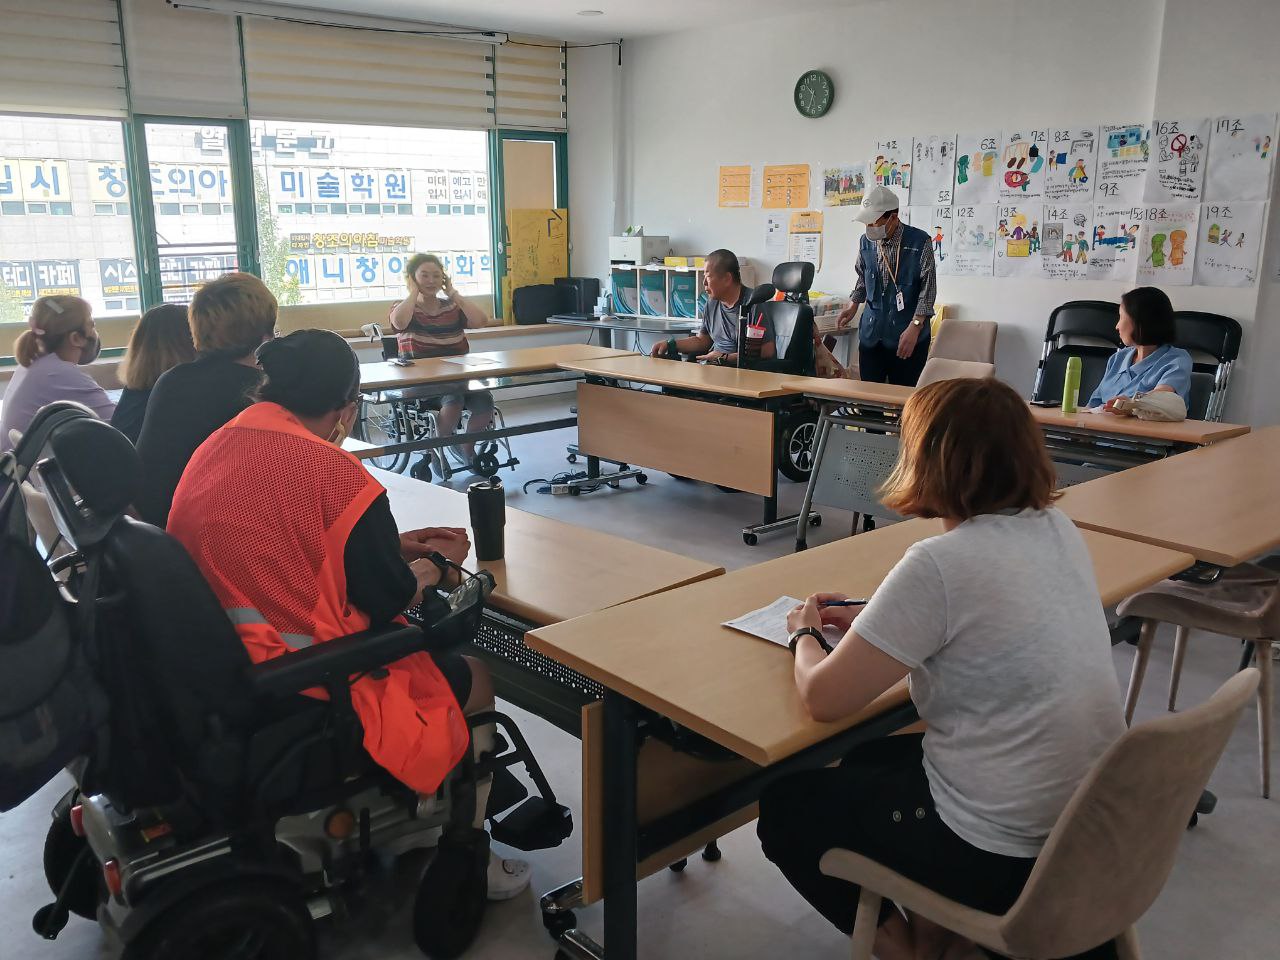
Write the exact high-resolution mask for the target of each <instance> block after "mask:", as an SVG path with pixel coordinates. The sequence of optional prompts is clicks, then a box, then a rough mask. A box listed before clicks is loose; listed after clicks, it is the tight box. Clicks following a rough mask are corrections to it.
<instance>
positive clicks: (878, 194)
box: [853, 187, 901, 223]
mask: <svg viewBox="0 0 1280 960" xmlns="http://www.w3.org/2000/svg"><path fill="white" fill-rule="evenodd" d="M900 206H901V202H900V201H899V200H898V195H897V194H896V193H894V192H893V191H892V190H890V189H889V188H888V187H874V188H872V189H871V190H869V191H867V195H866V196H864V197H863V198H862V206H860V207H859V208H858V212H857V213H855V214H854V215H853V219H855V220H857V221H858V222H859V223H875V222H876V221H877V220H879V219H880V218H881V217H883V216H884V215H885V214H886V213H888V212H889V211H890V210H897V209H898V207H900Z"/></svg>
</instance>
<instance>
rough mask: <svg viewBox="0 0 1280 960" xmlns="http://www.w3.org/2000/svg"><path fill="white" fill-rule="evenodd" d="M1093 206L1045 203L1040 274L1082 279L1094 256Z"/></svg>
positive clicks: (1063, 278)
mask: <svg viewBox="0 0 1280 960" xmlns="http://www.w3.org/2000/svg"><path fill="white" fill-rule="evenodd" d="M1093 212H1094V211H1093V204H1090V203H1046V204H1045V206H1044V220H1043V221H1042V226H1041V230H1040V275H1041V276H1042V277H1044V278H1045V279H1046V280H1084V279H1086V278H1087V277H1088V276H1089V258H1090V256H1091V255H1092V253H1093Z"/></svg>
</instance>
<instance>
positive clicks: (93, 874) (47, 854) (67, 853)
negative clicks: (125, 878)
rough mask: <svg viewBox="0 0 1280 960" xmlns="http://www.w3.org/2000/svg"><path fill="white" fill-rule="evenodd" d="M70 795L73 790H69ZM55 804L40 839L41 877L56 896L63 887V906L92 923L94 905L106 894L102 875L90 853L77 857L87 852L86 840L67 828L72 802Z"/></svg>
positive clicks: (69, 823)
mask: <svg viewBox="0 0 1280 960" xmlns="http://www.w3.org/2000/svg"><path fill="white" fill-rule="evenodd" d="M72 793H73V794H74V793H75V791H74V790H73V791H72ZM75 799H78V798H73V799H72V800H71V802H69V803H68V802H64V803H60V804H58V809H57V812H56V813H55V815H54V818H53V823H51V824H50V825H49V832H48V834H46V835H45V838H44V878H45V880H47V881H48V882H49V889H50V890H52V891H53V895H54V896H55V897H56V896H57V895H58V894H59V892H61V890H62V887H63V884H69V885H68V887H67V897H66V900H65V901H64V906H65V907H66V908H67V909H68V910H70V911H71V912H72V913H74V914H75V915H76V916H78V917H84V918H85V919H86V920H94V919H96V918H97V916H98V904H99V903H101V902H102V899H103V897H104V895H105V893H106V891H105V890H104V889H103V886H102V873H101V871H100V870H99V869H98V861H97V860H96V859H95V858H94V856H93V854H89V856H87V857H84V858H83V859H82V858H81V856H80V855H81V854H82V853H83V852H84V851H86V850H88V849H89V841H88V840H86V839H85V838H84V837H77V836H76V833H75V831H74V830H72V829H71V806H72V804H73V803H74V802H75Z"/></svg>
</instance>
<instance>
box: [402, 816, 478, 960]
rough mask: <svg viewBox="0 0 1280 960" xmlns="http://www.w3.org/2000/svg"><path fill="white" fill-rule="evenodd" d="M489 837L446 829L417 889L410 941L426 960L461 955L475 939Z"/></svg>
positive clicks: (448, 959)
mask: <svg viewBox="0 0 1280 960" xmlns="http://www.w3.org/2000/svg"><path fill="white" fill-rule="evenodd" d="M488 870H489V835H488V834H486V833H485V832H484V831H483V830H474V831H467V833H466V834H464V835H463V836H462V837H460V838H459V837H451V836H450V834H449V831H448V830H446V831H445V834H444V836H442V837H441V838H440V845H439V846H438V847H437V848H436V855H435V858H434V859H433V860H432V861H431V864H430V866H428V867H427V872H426V873H425V874H424V875H423V877H422V883H420V884H419V885H418V895H417V898H416V899H415V900H414V904H413V938H414V940H416V941H417V944H418V949H419V950H421V951H422V952H423V953H424V954H426V955H427V956H428V957H431V958H432V960H452V958H453V957H458V956H461V955H462V954H463V953H464V952H465V951H466V949H467V948H468V947H469V946H471V943H472V941H473V940H475V938H476V933H477V932H478V931H479V929H480V920H481V918H482V917H483V916H484V908H485V905H486V903H487V902H488V896H489V876H488Z"/></svg>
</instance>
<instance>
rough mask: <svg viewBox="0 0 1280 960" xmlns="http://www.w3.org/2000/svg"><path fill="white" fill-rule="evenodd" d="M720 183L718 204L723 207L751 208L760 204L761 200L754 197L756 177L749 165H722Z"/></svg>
mask: <svg viewBox="0 0 1280 960" xmlns="http://www.w3.org/2000/svg"><path fill="white" fill-rule="evenodd" d="M719 183H720V194H719V201H718V202H719V206H721V207H751V206H755V205H756V204H757V203H758V202H759V198H758V197H757V196H754V194H755V193H756V190H755V189H754V184H755V176H754V171H753V170H752V169H751V164H749V163H732V164H724V165H722V166H721V167H720V180H719ZM753 201H755V202H753Z"/></svg>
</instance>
